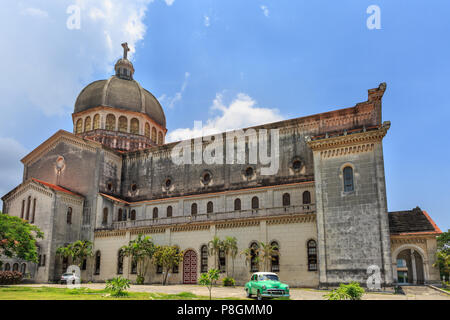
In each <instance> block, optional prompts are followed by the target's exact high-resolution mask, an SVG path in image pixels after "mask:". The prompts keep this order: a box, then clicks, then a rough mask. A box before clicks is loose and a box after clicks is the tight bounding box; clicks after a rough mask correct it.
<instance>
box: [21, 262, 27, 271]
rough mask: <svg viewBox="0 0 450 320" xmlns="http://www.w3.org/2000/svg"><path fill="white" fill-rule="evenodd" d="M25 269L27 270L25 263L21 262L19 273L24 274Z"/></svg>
mask: <svg viewBox="0 0 450 320" xmlns="http://www.w3.org/2000/svg"><path fill="white" fill-rule="evenodd" d="M25 271H27V265H26V264H25V263H22V264H21V265H20V273H21V274H25Z"/></svg>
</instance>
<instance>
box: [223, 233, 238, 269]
mask: <svg viewBox="0 0 450 320" xmlns="http://www.w3.org/2000/svg"><path fill="white" fill-rule="evenodd" d="M224 250H225V255H226V256H228V255H230V256H231V261H232V264H233V267H232V271H231V276H232V277H234V259H235V258H236V256H237V254H238V246H237V239H236V237H226V238H225V241H224ZM227 277H228V268H227Z"/></svg>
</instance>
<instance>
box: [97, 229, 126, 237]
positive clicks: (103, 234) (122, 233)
mask: <svg viewBox="0 0 450 320" xmlns="http://www.w3.org/2000/svg"><path fill="white" fill-rule="evenodd" d="M126 233H127V232H126V231H125V230H108V231H95V232H94V237H95V238H109V237H124V236H125V235H126Z"/></svg>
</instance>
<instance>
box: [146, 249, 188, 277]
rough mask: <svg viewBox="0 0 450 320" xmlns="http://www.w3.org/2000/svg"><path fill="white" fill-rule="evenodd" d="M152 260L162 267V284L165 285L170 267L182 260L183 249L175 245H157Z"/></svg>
mask: <svg viewBox="0 0 450 320" xmlns="http://www.w3.org/2000/svg"><path fill="white" fill-rule="evenodd" d="M153 261H154V263H155V264H156V265H158V266H161V267H162V269H163V271H164V273H165V274H164V278H163V285H165V284H166V281H167V275H168V274H169V271H170V269H172V268H173V267H175V266H178V265H179V264H180V263H181V262H182V261H183V251H180V250H179V249H178V247H177V246H157V247H156V250H155V253H154V254H153Z"/></svg>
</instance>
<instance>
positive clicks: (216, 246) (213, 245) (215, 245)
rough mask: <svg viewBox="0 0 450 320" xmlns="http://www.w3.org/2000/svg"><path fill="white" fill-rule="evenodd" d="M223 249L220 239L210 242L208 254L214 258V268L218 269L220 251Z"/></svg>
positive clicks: (216, 238) (215, 237)
mask: <svg viewBox="0 0 450 320" xmlns="http://www.w3.org/2000/svg"><path fill="white" fill-rule="evenodd" d="M222 248H223V242H222V241H221V240H220V239H219V237H217V236H214V238H213V239H212V240H211V241H209V242H208V249H209V250H208V252H209V255H210V256H213V257H214V267H215V268H216V269H217V262H218V261H219V251H220V250H221V249H222Z"/></svg>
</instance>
